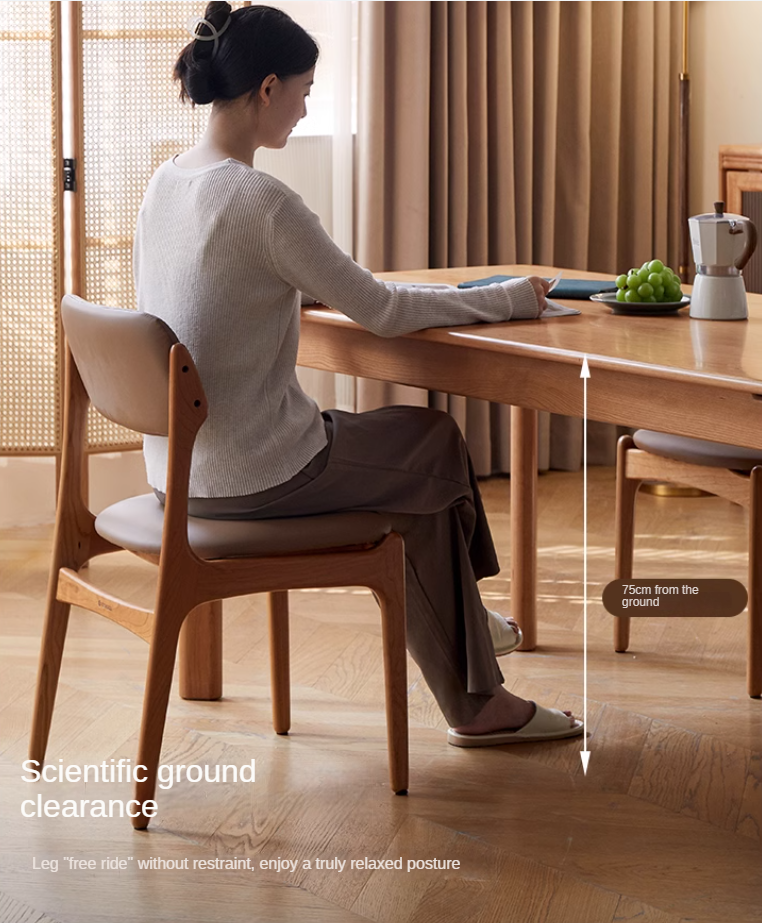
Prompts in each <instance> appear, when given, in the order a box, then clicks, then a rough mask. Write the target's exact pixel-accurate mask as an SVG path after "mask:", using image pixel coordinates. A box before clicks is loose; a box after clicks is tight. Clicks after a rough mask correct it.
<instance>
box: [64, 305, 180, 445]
mask: <svg viewBox="0 0 762 923" xmlns="http://www.w3.org/2000/svg"><path fill="white" fill-rule="evenodd" d="M61 320H62V322H63V328H64V332H65V333H66V339H67V341H68V344H69V349H70V350H71V353H72V356H73V357H74V361H75V363H76V365H77V370H78V371H79V374H80V377H81V378H82V383H83V384H84V386H85V389H86V390H87V393H88V395H89V397H90V401H91V402H92V404H93V405H94V406H95V407H96V408H97V409H98V410H99V411H100V413H102V414H103V416H104V417H107V418H108V419H109V420H113V421H114V422H115V423H119V424H121V425H122V426H126V427H127V428H128V429H131V430H134V431H136V432H139V433H148V434H150V435H154V436H166V435H168V432H169V353H170V350H171V349H172V347H173V346H174V345H175V344H176V343H177V342H178V340H177V337H176V336H175V334H174V333H173V331H172V330H171V328H170V327H168V326H167V324H165V323H164V321H162V320H160V319H159V318H158V317H153V316H152V315H150V314H143V313H141V312H139V311H128V310H126V309H124V308H106V307H103V306H102V305H96V304H91V303H90V302H87V301H84V300H83V299H82V298H79V297H77V296H76V295H66V296H65V297H64V299H63V301H62V303H61Z"/></svg>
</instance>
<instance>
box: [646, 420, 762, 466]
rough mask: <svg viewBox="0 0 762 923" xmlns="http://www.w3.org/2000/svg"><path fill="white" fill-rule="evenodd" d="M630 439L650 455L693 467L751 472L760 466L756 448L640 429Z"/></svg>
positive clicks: (760, 457) (761, 456)
mask: <svg viewBox="0 0 762 923" xmlns="http://www.w3.org/2000/svg"><path fill="white" fill-rule="evenodd" d="M632 438H633V441H634V442H635V445H636V446H637V447H638V448H639V449H643V450H644V451H646V452H650V453H651V454H652V455H661V456H662V457H663V458H673V459H676V460H677V461H684V462H688V463H689V464H692V465H706V466H708V467H712V468H728V469H730V470H731V471H751V469H752V468H754V467H755V465H762V451H760V450H758V449H742V448H740V447H739V446H736V445H726V444H725V443H722V442H709V441H708V440H706V439H689V438H688V437H687V436H673V435H670V434H669V433H657V432H654V431H653V430H650V429H639V430H638V431H637V432H636V433H635V434H634V435H633V437H632Z"/></svg>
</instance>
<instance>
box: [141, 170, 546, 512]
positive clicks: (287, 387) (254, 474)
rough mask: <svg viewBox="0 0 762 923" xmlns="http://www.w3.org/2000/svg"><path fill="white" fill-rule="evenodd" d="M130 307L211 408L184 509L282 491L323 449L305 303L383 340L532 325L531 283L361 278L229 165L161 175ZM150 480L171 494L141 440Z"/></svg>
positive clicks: (163, 461) (287, 197) (290, 206)
mask: <svg viewBox="0 0 762 923" xmlns="http://www.w3.org/2000/svg"><path fill="white" fill-rule="evenodd" d="M134 272H135V284H136V288H137V298H138V307H139V309H140V310H141V311H146V312H147V313H149V314H154V315H156V316H157V317H160V318H161V319H162V320H164V321H166V322H167V323H168V324H169V326H170V327H171V328H172V329H173V330H174V331H175V333H176V334H177V336H178V338H179V339H180V341H181V342H182V343H184V344H185V345H186V346H187V347H188V349H189V350H190V352H191V355H192V356H193V359H194V361H195V362H196V365H197V366H198V369H199V372H200V374H201V380H202V381H203V383H204V389H205V391H206V394H207V397H208V400H209V416H208V418H207V420H206V421H205V423H204V424H203V426H202V427H201V430H200V431H199V434H198V438H197V441H196V446H195V449H194V454H193V466H192V471H191V484H190V493H191V496H193V497H235V496H243V495H246V494H251V493H256V492H258V491H261V490H265V489H266V488H268V487H274V486H275V485H277V484H281V483H283V482H284V481H287V480H288V479H289V478H291V477H292V476H293V475H294V474H296V473H297V472H298V471H299V470H300V469H301V468H303V467H304V466H305V465H306V464H307V462H309V461H310V459H311V458H313V456H315V455H316V454H317V453H318V452H319V451H320V450H321V449H322V448H323V446H324V445H325V443H326V437H325V430H324V426H323V420H322V418H321V416H320V412H319V410H318V407H317V405H316V404H315V402H314V401H313V400H312V399H311V398H309V397H308V396H307V395H306V394H305V393H304V392H303V391H302V389H301V388H300V386H299V382H298V381H297V378H296V372H295V364H296V352H297V345H298V340H299V317H300V294H299V293H300V291H301V292H304V293H305V294H306V295H309V296H311V297H312V298H314V299H316V300H317V301H320V302H322V303H324V304H328V305H331V307H334V308H337V309H338V310H340V311H343V312H344V313H345V314H347V315H349V317H351V318H353V319H354V320H356V321H357V322H358V323H360V324H362V325H363V326H364V327H367V328H368V329H369V330H371V331H373V332H374V333H377V334H379V335H380V336H386V337H393V336H397V335H399V334H403V333H408V332H410V331H412V330H419V329H422V328H425V327H437V326H449V325H455V324H469V323H475V322H477V321H502V320H507V319H509V318H533V317H536V316H537V314H538V306H537V300H536V297H535V294H534V290H533V289H532V286H531V285H530V283H529V282H527V281H526V280H519V281H514V282H509V283H502V284H497V285H490V286H486V287H482V288H470V289H463V290H459V289H447V290H440V289H436V290H430V291H426V290H412V291H411V290H405V289H401V288H398V287H397V286H395V285H394V284H393V283H384V282H381V281H379V280H377V279H375V278H374V277H373V275H372V274H371V273H370V272H368V271H367V270H365V269H362V268H361V267H360V266H358V265H357V264H356V263H355V262H354V261H353V260H352V259H350V257H348V256H347V255H346V254H345V253H344V252H343V251H342V250H340V249H339V248H338V247H337V246H336V245H335V244H334V243H333V241H332V240H331V238H330V237H329V236H328V234H326V232H325V231H324V230H323V228H322V227H321V225H320V222H319V220H318V218H317V216H316V215H314V214H313V213H312V212H311V211H310V210H309V209H308V208H307V207H306V206H305V204H304V202H303V201H302V200H301V198H300V197H299V196H298V195H297V194H296V193H295V192H293V191H292V190H290V189H289V188H288V187H287V186H284V185H283V184H282V183H280V182H279V181H278V180H276V179H274V178H273V177H271V176H269V175H268V174H266V173H261V172H260V171H258V170H254V169H252V168H251V167H248V166H246V165H245V164H243V163H239V162H238V161H236V160H226V161H223V162H221V163H216V164H212V165H210V166H208V167H202V168H200V169H196V170H185V169H182V168H180V167H177V166H176V165H175V164H174V163H173V162H172V161H168V162H167V163H165V164H163V165H162V166H161V167H159V169H158V170H157V171H156V173H155V174H154V176H153V178H152V179H151V182H150V183H149V186H148V189H147V191H146V195H145V198H144V201H143V204H142V206H141V209H140V213H139V216H138V223H137V229H136V233H135V246H134ZM144 453H145V459H146V468H147V473H148V481H149V483H150V484H151V485H152V486H153V487H156V488H158V489H159V490H162V491H164V490H166V468H167V440H166V439H165V438H163V437H158V436H147V437H146V439H145V448H144Z"/></svg>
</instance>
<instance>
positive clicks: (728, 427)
mask: <svg viewBox="0 0 762 923" xmlns="http://www.w3.org/2000/svg"><path fill="white" fill-rule="evenodd" d="M557 272H558V268H557V267H554V266H529V265H510V266H469V267H467V268H460V269H436V270H421V271H405V272H397V273H386V274H384V275H382V276H381V277H382V278H384V279H387V280H391V281H398V282H418V283H422V282H423V283H426V282H428V283H447V284H452V285H457V284H458V283H459V282H462V281H466V280H473V279H479V278H483V277H488V276H491V275H495V274H504V275H529V274H536V275H540V276H544V277H548V278H550V277H552V276H554V275H556V273H557ZM564 277H566V278H587V279H590V278H597V279H601V280H605V281H612V277H611V276H605V275H596V274H595V273H590V272H578V271H574V270H564ZM561 303H563V304H566V305H568V306H571V307H575V308H578V309H579V310H580V312H581V313H580V314H579V315H573V316H571V315H569V316H556V317H548V318H541V319H539V320H533V321H512V322H505V323H497V324H474V325H471V326H465V327H440V328H431V329H427V330H423V331H420V332H417V333H411V334H407V335H405V336H400V337H394V338H382V337H379V336H376V335H375V334H372V333H370V332H369V331H367V330H366V329H364V328H363V327H361V326H360V325H359V324H356V323H355V322H354V321H352V320H350V319H349V318H348V317H346V316H345V315H343V314H340V313H339V312H337V311H334V310H331V309H330V308H327V307H321V306H314V307H310V308H305V309H303V311H302V325H301V339H300V348H299V358H298V364H299V365H302V366H307V367H309V368H314V369H322V370H325V371H330V372H340V373H343V374H345V375H356V376H361V377H364V378H371V379H378V380H381V381H386V382H395V383H399V384H404V385H414V386H417V387H420V388H426V389H430V390H435V391H443V392H448V393H450V394H459V395H465V396H467V397H476V398H483V399H485V400H489V401H495V402H498V403H501V404H509V405H511V541H512V547H511V598H512V606H511V608H512V612H513V613H515V616H516V618H517V620H518V621H519V623H520V624H521V627H522V629H523V632H524V643H523V645H522V649H523V650H532V649H533V648H534V647H535V646H536V644H537V611H536V571H537V433H538V428H537V414H538V411H551V412H553V413H559V414H567V415H570V416H574V417H581V416H582V414H583V398H584V394H583V382H582V380H581V377H580V372H581V368H582V362H583V359H584V358H585V357H587V361H588V366H589V369H590V379H589V381H588V387H587V412H588V418H589V419H591V420H599V421H602V422H609V423H618V424H622V425H627V426H635V427H644V428H648V429H656V430H662V431H664V432H668V433H676V434H679V435H683V436H693V437H697V438H703V439H711V440H714V441H718V442H730V443H733V444H735V445H741V446H748V447H752V448H762V296H761V295H752V294H750V295H749V315H750V316H749V320H748V321H732V322H722V321H699V320H691V319H690V317H689V316H688V309H687V308H684V309H681V310H680V311H679V312H678V313H676V314H671V315H665V316H622V315H616V314H614V313H613V312H612V310H611V307H610V306H608V305H605V304H601V303H596V302H592V301H578V300H575V301H568V302H561ZM612 576H613V575H612Z"/></svg>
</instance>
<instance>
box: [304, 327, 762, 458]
mask: <svg viewBox="0 0 762 923" xmlns="http://www.w3.org/2000/svg"><path fill="white" fill-rule="evenodd" d="M297 362H298V364H299V365H302V366H306V367H308V368H314V369H322V370H324V371H329V372H339V373H343V374H346V375H356V376H359V377H363V378H372V379H378V380H381V381H387V382H395V383H398V384H404V385H413V386H417V387H420V388H427V389H430V390H433V391H443V392H447V393H449V394H462V395H465V396H466V397H476V398H483V399H485V400H490V401H495V402H496V403H502V404H514V405H516V406H519V407H527V408H530V409H533V410H545V411H551V412H553V413H560V414H566V415H568V416H573V417H581V416H582V412H583V382H582V379H581V378H580V366H579V365H576V364H573V363H569V362H568V361H563V360H560V359H559V360H558V361H554V360H553V358H552V357H548V356H542V357H540V356H538V357H533V356H531V355H526V356H517V355H515V354H513V355H505V354H501V353H500V352H499V351H494V350H489V349H484V348H483V347H479V346H473V347H471V346H469V345H466V344H463V343H462V342H461V343H459V344H458V345H456V346H455V345H454V346H450V345H448V344H445V343H431V342H427V341H424V340H417V339H414V338H396V339H384V338H381V337H376V336H373V335H372V334H368V333H367V331H363V330H358V328H356V327H346V328H342V327H338V326H334V325H330V326H328V325H322V324H314V325H312V324H305V325H304V326H303V328H302V338H301V342H300V347H299V356H298V360H297ZM590 372H591V377H590V379H589V381H588V418H589V419H591V420H599V421H601V422H606V423H618V424H621V425H623V426H636V427H646V428H649V429H658V430H662V431H664V432H668V433H675V434H677V435H682V436H693V437H697V438H704V439H712V440H714V441H716V442H730V443H733V444H734V445H740V446H747V447H750V448H759V447H761V446H762V399H760V397H758V396H756V395H754V394H752V393H750V392H748V391H741V390H737V389H735V388H730V387H728V388H723V387H722V386H721V384H718V382H716V381H714V382H708V383H707V384H702V383H701V382H699V381H695V380H694V381H690V380H686V379H681V378H679V377H677V376H674V373H673V375H672V376H669V377H664V378H661V377H657V375H656V374H643V373H642V372H637V371H628V370H626V369H624V370H612V369H597V368H595V364H594V360H592V361H591V366H590ZM760 390H761V391H762V385H761V386H760Z"/></svg>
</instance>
